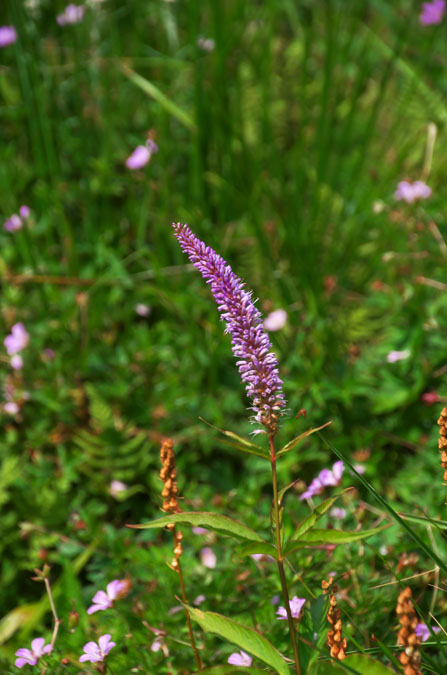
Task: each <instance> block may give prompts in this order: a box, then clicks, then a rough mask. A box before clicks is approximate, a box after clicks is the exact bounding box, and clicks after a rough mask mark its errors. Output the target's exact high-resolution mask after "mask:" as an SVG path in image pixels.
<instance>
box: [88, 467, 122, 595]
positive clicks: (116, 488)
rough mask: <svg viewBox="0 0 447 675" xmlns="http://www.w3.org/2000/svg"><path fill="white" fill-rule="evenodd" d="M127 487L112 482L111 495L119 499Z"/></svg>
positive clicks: (120, 483) (114, 481)
mask: <svg viewBox="0 0 447 675" xmlns="http://www.w3.org/2000/svg"><path fill="white" fill-rule="evenodd" d="M127 489H128V488H127V485H126V483H123V482H122V481H120V480H112V481H110V485H109V494H110V495H111V496H112V497H115V498H116V497H118V496H119V495H120V494H121V493H122V492H125V491H126V490H127ZM103 592H104V591H98V593H103ZM95 597H96V596H95Z"/></svg>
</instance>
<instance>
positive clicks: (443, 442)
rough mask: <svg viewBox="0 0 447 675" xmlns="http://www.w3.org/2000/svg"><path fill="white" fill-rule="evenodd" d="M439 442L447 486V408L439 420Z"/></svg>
mask: <svg viewBox="0 0 447 675" xmlns="http://www.w3.org/2000/svg"><path fill="white" fill-rule="evenodd" d="M438 425H439V441H438V448H439V449H440V451H441V466H442V468H443V469H444V485H447V408H443V409H442V412H441V415H440V417H439V419H438Z"/></svg>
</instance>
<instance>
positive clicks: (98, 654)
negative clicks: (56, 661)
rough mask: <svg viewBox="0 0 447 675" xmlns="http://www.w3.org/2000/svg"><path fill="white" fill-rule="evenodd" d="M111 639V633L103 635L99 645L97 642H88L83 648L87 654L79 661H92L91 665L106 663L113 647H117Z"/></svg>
mask: <svg viewBox="0 0 447 675" xmlns="http://www.w3.org/2000/svg"><path fill="white" fill-rule="evenodd" d="M111 637H112V636H111V635H110V634H109V633H106V634H105V635H101V637H100V638H99V640H98V644H96V642H87V644H85V645H84V647H83V650H84V652H85V653H84V654H82V656H81V657H80V659H79V661H81V662H82V661H90V662H91V663H97V662H98V661H104V659H105V657H106V656H107V654H108V653H109V652H110V650H111V649H112V647H115V645H116V642H111V641H110V638H111Z"/></svg>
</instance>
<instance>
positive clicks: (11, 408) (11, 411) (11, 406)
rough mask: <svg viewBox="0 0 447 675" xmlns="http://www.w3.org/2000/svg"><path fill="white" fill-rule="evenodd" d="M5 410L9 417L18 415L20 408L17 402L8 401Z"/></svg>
mask: <svg viewBox="0 0 447 675" xmlns="http://www.w3.org/2000/svg"><path fill="white" fill-rule="evenodd" d="M3 410H4V411H5V413H8V415H17V413H18V412H19V410H20V408H19V406H18V404H17V403H16V402H15V401H8V402H7V403H5V405H4V406H3Z"/></svg>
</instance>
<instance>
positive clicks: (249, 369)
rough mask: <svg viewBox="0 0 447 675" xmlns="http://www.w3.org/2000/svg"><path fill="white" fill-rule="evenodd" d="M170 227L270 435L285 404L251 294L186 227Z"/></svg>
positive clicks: (228, 267)
mask: <svg viewBox="0 0 447 675" xmlns="http://www.w3.org/2000/svg"><path fill="white" fill-rule="evenodd" d="M173 227H174V234H175V236H176V237H177V239H178V241H179V243H180V246H181V248H182V250H183V251H184V252H185V253H186V254H187V255H188V257H189V259H190V260H191V262H192V263H193V265H194V267H197V269H198V270H199V271H200V272H201V274H202V276H203V278H204V279H205V281H206V282H207V283H208V284H209V285H210V287H211V292H212V294H213V296H214V298H215V300H216V302H217V305H218V309H219V312H220V314H221V318H222V320H223V321H225V323H226V332H228V333H230V335H231V337H232V345H233V353H234V355H235V356H236V357H237V358H238V359H239V360H238V361H237V364H236V365H237V366H238V368H239V373H240V375H241V378H242V381H243V382H245V383H246V391H247V395H248V396H249V398H252V399H253V411H254V412H255V420H256V421H257V422H258V423H260V424H262V425H263V426H265V427H266V428H267V429H268V431H269V433H271V434H273V433H275V431H276V429H277V426H278V420H279V416H280V415H281V411H282V408H284V407H285V405H286V402H285V400H284V393H283V391H282V381H281V380H280V379H279V375H278V362H277V359H276V356H275V354H273V352H271V351H270V350H271V348H272V345H271V343H270V340H269V338H268V336H267V334H266V332H265V331H264V328H263V326H262V319H261V314H260V312H259V311H258V310H257V308H256V307H255V305H254V302H253V300H252V294H251V292H249V291H247V290H245V288H244V286H245V284H244V282H243V281H242V280H241V279H240V278H239V277H237V276H236V275H235V274H234V272H233V270H232V269H231V267H230V265H228V264H227V263H226V262H225V260H223V258H221V257H220V255H218V254H217V253H216V252H215V251H214V250H213V249H212V248H211V247H210V246H206V244H205V243H204V242H203V241H200V239H198V238H197V237H196V236H195V234H194V233H193V232H192V231H191V230H190V228H189V227H188V226H187V225H182V224H181V223H174V224H173Z"/></svg>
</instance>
